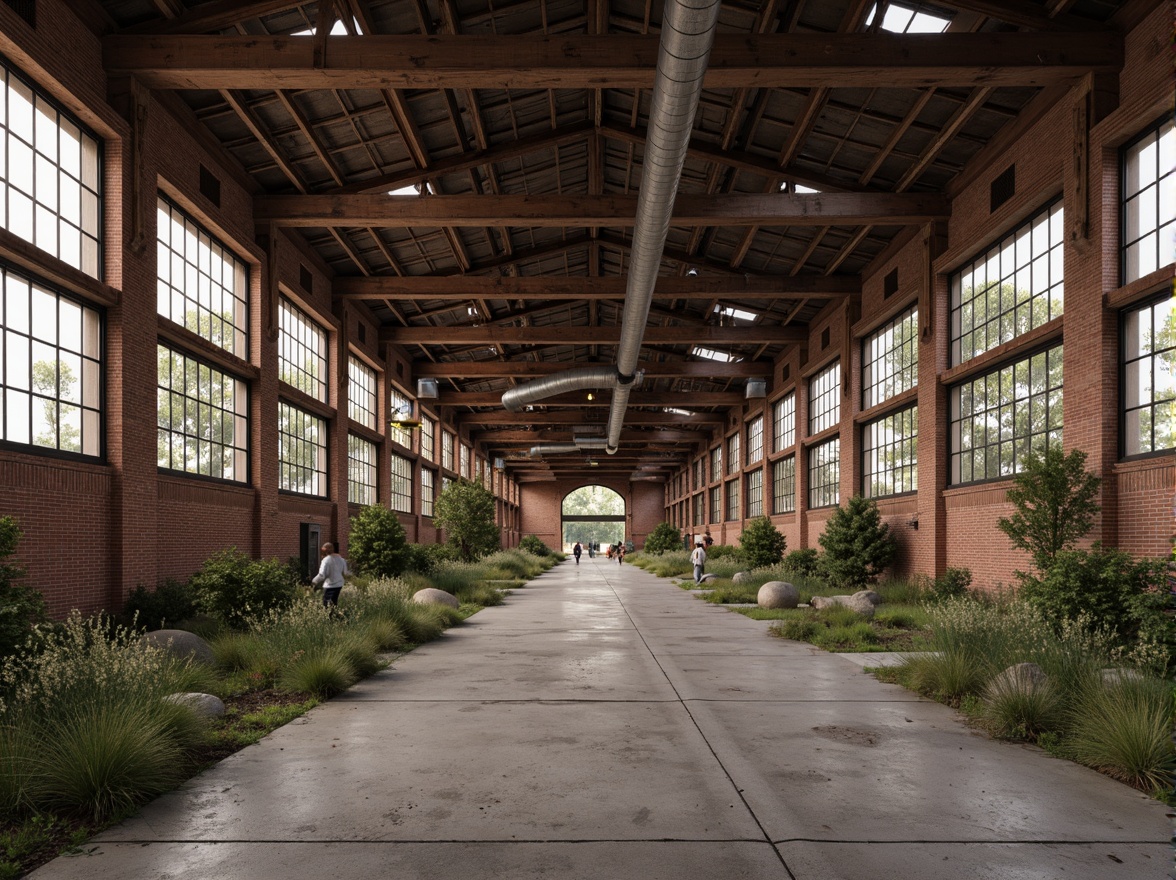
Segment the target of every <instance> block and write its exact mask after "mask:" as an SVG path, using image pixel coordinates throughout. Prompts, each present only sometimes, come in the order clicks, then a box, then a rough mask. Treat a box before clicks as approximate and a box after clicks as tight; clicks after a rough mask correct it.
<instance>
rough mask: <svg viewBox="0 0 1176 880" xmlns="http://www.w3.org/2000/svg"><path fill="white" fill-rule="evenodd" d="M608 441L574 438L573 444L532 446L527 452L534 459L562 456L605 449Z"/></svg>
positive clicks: (594, 438) (595, 438)
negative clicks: (542, 456) (546, 456)
mask: <svg viewBox="0 0 1176 880" xmlns="http://www.w3.org/2000/svg"><path fill="white" fill-rule="evenodd" d="M607 446H608V441H607V440H605V439H604V438H603V437H573V438H572V442H571V443H542V444H540V445H538V446H532V447H531V448H530V450H529V451H528V452H527V454H528V455H529V456H531V457H532V458H538V457H539V456H541V455H562V454H564V453H568V452H584V451H586V450H589V449H605V448H606V447H607Z"/></svg>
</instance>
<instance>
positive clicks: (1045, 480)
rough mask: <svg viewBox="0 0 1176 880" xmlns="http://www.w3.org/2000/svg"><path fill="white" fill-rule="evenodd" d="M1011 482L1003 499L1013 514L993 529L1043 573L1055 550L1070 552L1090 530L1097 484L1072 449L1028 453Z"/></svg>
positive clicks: (1080, 454) (1082, 458) (1096, 508)
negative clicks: (1030, 556)
mask: <svg viewBox="0 0 1176 880" xmlns="http://www.w3.org/2000/svg"><path fill="white" fill-rule="evenodd" d="M1014 482H1015V484H1016V485H1014V486H1013V488H1012V489H1009V494H1008V499H1009V501H1011V502H1012V503H1013V505H1014V506H1015V507H1016V508H1017V511H1016V513H1014V514H1013V515H1012V516H1011V517H1008V518H1007V519H1005V518H1003V517H1002V518H1001V519H1000V520H999V521H998V522H997V526H998V527H999V528H1000V530H1001V531H1002V532H1004V533H1005V534H1006V535H1008V536H1009V540H1011V541H1012V542H1013V546H1014V547H1018V548H1020V549H1021V550H1026V551H1028V552H1029V553H1030V554H1032V556H1033V564H1034V565H1035V566H1037V570H1038V571H1040V572H1042V573H1045V572H1047V571H1049V569H1050V568H1052V567H1053V564H1054V560H1055V559H1056V558H1057V555H1058V553H1059V552H1060V551H1062V550H1068V549H1071V548H1073V546H1074V544H1075V543H1076V542H1077V541H1078V540H1079V539H1080V538H1082V536H1083V535H1085V534H1086V533H1087V532H1089V531H1090V525H1091V522H1092V521H1093V520H1094V516H1095V514H1096V513H1098V511H1099V505H1098V502H1097V501H1095V500H1094V499H1095V496H1096V495H1097V494H1098V487H1099V483H1100V482H1101V481H1100V480H1099V478H1098V477H1096V476H1095V475H1094V474H1092V473H1090V472H1089V471H1087V470H1086V453H1085V452H1081V451H1079V450H1077V449H1072V450H1070V454H1069V455H1065V454H1064V453H1063V452H1062V450H1061V448H1060V447H1059V446H1049V447H1046V450H1045V452H1044V453H1037V452H1031V453H1030V454H1029V456H1028V457H1027V458H1026V459H1025V469H1024V470H1023V471H1021V473H1019V474H1017V477H1016V479H1015V481H1014Z"/></svg>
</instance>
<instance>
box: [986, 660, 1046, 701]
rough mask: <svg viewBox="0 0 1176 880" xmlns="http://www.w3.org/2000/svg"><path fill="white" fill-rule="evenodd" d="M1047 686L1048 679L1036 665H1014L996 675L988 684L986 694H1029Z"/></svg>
mask: <svg viewBox="0 0 1176 880" xmlns="http://www.w3.org/2000/svg"><path fill="white" fill-rule="evenodd" d="M1048 685H1049V677H1048V676H1047V675H1046V674H1045V670H1043V669H1042V668H1041V667H1040V666H1038V665H1037V664H1036V663H1015V664H1013V665H1012V666H1009V667H1007V668H1006V669H1004V670H1002V671H1001V672H1000V673H998V674H997V675H996V676H995V677H994V678H993V679H992V681H990V682H989V683H988V692H989V693H990V694H993V693H1018V692H1020V693H1026V694H1031V693H1033V692H1034V691H1036V690H1038V689H1039V688H1043V687H1047V686H1048Z"/></svg>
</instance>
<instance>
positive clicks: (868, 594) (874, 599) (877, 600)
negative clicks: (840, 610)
mask: <svg viewBox="0 0 1176 880" xmlns="http://www.w3.org/2000/svg"><path fill="white" fill-rule="evenodd" d="M858 596H864V597H865V598H867V599H869V600H870V603H871V604H873V605H881V604H882V597H881V596H879V595H878V594H877V593H875V592H874V591H873V590H858V591H857V592H856V593H854V594H853V596H851V597H850V598H852V599H856V598H857V597H858Z"/></svg>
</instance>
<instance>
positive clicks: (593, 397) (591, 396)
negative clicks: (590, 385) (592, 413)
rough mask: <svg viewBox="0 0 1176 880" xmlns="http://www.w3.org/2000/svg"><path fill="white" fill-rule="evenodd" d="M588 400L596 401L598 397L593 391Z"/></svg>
mask: <svg viewBox="0 0 1176 880" xmlns="http://www.w3.org/2000/svg"><path fill="white" fill-rule="evenodd" d="M588 399H589V400H596V395H595V394H593V393H592V392H591V391H589V392H588Z"/></svg>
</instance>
